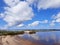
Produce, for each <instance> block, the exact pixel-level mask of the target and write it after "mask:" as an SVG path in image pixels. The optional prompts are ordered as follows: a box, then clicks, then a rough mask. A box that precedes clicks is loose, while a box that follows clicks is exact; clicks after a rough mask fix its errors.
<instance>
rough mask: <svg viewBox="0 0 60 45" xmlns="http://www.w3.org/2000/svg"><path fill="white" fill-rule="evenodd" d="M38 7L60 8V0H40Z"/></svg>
mask: <svg viewBox="0 0 60 45" xmlns="http://www.w3.org/2000/svg"><path fill="white" fill-rule="evenodd" d="M37 7H38V9H48V8H59V7H60V0H40V1H39V2H38V6H37Z"/></svg>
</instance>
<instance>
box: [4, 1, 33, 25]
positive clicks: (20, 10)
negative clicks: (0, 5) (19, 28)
mask: <svg viewBox="0 0 60 45" xmlns="http://www.w3.org/2000/svg"><path fill="white" fill-rule="evenodd" d="M4 1H5V3H6V4H7V5H8V7H5V12H4V15H5V17H4V21H6V22H7V24H8V26H13V25H17V24H20V23H22V22H24V21H27V20H31V19H32V17H33V16H34V13H33V10H32V8H31V7H30V6H29V4H28V3H27V2H25V1H19V0H18V1H17V2H16V0H11V1H10V0H8V1H7V0H4ZM18 2H19V3H18ZM13 3H14V4H13ZM16 3H18V4H16ZM15 4H16V5H15ZM9 6H10V7H9Z"/></svg>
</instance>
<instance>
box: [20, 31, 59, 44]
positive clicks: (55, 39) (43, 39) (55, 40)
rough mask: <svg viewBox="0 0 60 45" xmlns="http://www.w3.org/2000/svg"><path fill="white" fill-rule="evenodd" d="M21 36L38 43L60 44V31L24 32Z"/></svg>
mask: <svg viewBox="0 0 60 45" xmlns="http://www.w3.org/2000/svg"><path fill="white" fill-rule="evenodd" d="M21 37H22V38H25V39H26V40H29V41H32V42H34V43H37V44H44V45H60V31H53V32H36V34H24V35H22V36H21Z"/></svg>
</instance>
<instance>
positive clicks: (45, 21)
mask: <svg viewBox="0 0 60 45" xmlns="http://www.w3.org/2000/svg"><path fill="white" fill-rule="evenodd" d="M40 23H48V20H43V21H40Z"/></svg>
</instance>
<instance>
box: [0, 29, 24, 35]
mask: <svg viewBox="0 0 60 45" xmlns="http://www.w3.org/2000/svg"><path fill="white" fill-rule="evenodd" d="M18 34H24V31H5V30H3V31H0V36H1V35H18Z"/></svg>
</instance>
